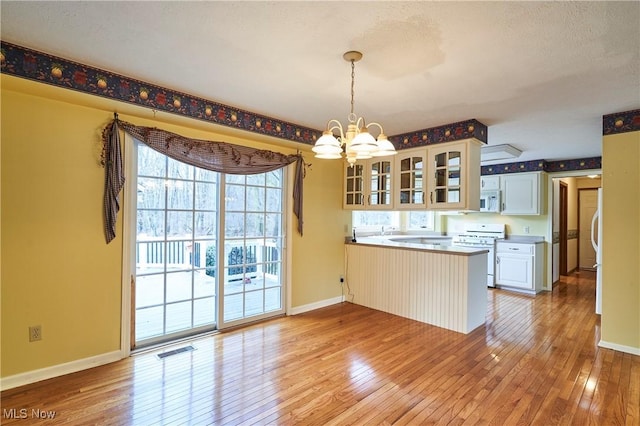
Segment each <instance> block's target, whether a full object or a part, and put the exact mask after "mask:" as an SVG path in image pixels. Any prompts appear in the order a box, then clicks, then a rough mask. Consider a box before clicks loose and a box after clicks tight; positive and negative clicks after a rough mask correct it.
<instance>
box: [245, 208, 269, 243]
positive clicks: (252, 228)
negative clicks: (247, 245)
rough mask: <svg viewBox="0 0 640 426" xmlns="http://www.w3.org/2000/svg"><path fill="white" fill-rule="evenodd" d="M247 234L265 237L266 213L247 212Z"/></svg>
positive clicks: (248, 235)
mask: <svg viewBox="0 0 640 426" xmlns="http://www.w3.org/2000/svg"><path fill="white" fill-rule="evenodd" d="M246 219H247V220H246V228H245V236H247V237H249V238H251V237H263V236H264V214H263V213H247V214H246Z"/></svg>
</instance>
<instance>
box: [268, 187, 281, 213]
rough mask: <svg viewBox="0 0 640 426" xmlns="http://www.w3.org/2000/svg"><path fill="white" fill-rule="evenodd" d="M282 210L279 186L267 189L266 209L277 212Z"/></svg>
mask: <svg viewBox="0 0 640 426" xmlns="http://www.w3.org/2000/svg"><path fill="white" fill-rule="evenodd" d="M280 210H282V190H281V189H280V188H268V189H267V211H268V212H279V211H280Z"/></svg>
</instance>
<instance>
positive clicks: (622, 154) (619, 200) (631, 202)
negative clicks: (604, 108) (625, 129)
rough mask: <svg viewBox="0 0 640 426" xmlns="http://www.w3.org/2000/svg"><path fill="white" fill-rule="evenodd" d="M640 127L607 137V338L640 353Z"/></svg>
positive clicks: (604, 161) (604, 320)
mask: <svg viewBox="0 0 640 426" xmlns="http://www.w3.org/2000/svg"><path fill="white" fill-rule="evenodd" d="M639 170H640V131H637V132H629V133H621V134H617V135H610V136H605V137H604V138H603V142H602V191H603V194H602V200H603V206H602V221H603V222H602V226H603V227H602V231H603V236H602V255H603V258H602V340H603V341H605V342H607V343H610V344H614V345H622V346H626V347H629V348H635V350H636V352H637V353H640V278H639V277H640V261H639V260H640V171H639Z"/></svg>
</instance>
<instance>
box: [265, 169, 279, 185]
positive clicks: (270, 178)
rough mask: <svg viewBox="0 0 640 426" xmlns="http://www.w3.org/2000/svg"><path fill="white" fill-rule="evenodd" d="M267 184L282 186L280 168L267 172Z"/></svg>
mask: <svg viewBox="0 0 640 426" xmlns="http://www.w3.org/2000/svg"><path fill="white" fill-rule="evenodd" d="M267 186H274V187H278V188H281V187H282V170H281V169H278V170H274V171H272V172H268V173H267Z"/></svg>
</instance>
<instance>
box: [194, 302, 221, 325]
mask: <svg viewBox="0 0 640 426" xmlns="http://www.w3.org/2000/svg"><path fill="white" fill-rule="evenodd" d="M215 303H216V299H215V298H214V297H207V298H206V299H198V300H195V301H194V302H193V325H194V326H195V327H198V326H202V325H207V324H213V323H214V322H215V321H216V318H215V314H216V306H215Z"/></svg>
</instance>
